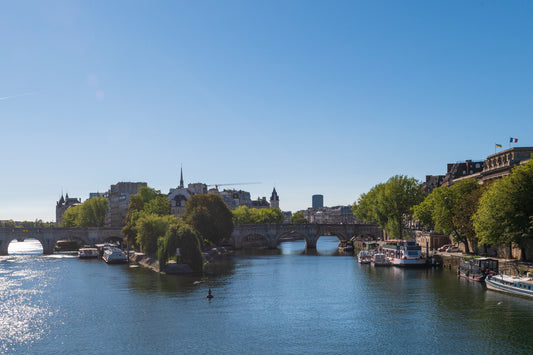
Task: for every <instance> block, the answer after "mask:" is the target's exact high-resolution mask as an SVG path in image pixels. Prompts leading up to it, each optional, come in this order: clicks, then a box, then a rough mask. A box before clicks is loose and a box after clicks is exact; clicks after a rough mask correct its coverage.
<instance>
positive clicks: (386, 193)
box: [352, 175, 424, 239]
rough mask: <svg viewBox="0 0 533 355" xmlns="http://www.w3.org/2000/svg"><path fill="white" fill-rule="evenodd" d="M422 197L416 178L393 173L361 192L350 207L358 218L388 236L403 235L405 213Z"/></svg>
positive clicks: (406, 214) (409, 212) (407, 213)
mask: <svg viewBox="0 0 533 355" xmlns="http://www.w3.org/2000/svg"><path fill="white" fill-rule="evenodd" d="M423 198H424V194H423V192H422V190H421V188H420V183H419V182H418V181H417V180H416V179H414V178H410V177H407V176H403V175H395V176H393V177H391V178H390V179H389V180H387V182H385V183H382V184H378V185H375V186H374V187H372V189H370V191H369V192H367V193H364V194H362V195H361V196H360V197H359V199H358V200H357V202H355V203H354V205H353V206H352V211H353V213H354V214H355V216H356V218H357V219H358V220H360V221H362V222H365V223H376V224H378V225H379V226H380V227H381V228H383V229H384V230H385V231H387V233H388V234H389V235H390V236H392V237H394V238H400V239H403V237H404V234H405V232H404V229H405V221H406V217H408V216H409V215H411V213H412V208H413V206H415V205H417V204H418V203H420V202H421V201H422V200H423Z"/></svg>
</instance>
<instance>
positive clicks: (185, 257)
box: [157, 220, 204, 272]
mask: <svg viewBox="0 0 533 355" xmlns="http://www.w3.org/2000/svg"><path fill="white" fill-rule="evenodd" d="M178 248H179V250H180V256H179V257H178V256H177V253H176V252H177V249H178ZM157 255H158V260H159V268H160V270H163V269H164V266H165V265H166V263H167V262H168V261H169V260H170V259H174V260H176V261H178V262H182V263H183V264H187V265H189V266H190V267H191V269H192V270H194V271H196V272H201V271H202V269H203V264H204V259H203V254H202V250H201V242H200V235H199V234H198V232H197V231H196V230H194V228H192V227H191V226H189V225H188V224H186V223H185V222H183V221H182V220H177V221H176V222H175V223H173V224H171V225H170V226H169V228H168V230H167V232H166V234H165V236H164V237H163V238H160V239H159V240H158V253H157Z"/></svg>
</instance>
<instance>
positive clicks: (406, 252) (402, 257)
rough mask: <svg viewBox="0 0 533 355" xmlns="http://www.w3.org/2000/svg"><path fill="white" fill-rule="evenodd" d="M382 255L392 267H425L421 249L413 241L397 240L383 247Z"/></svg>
mask: <svg viewBox="0 0 533 355" xmlns="http://www.w3.org/2000/svg"><path fill="white" fill-rule="evenodd" d="M383 254H385V256H386V257H387V258H388V259H389V260H390V262H391V264H392V265H393V266H403V267H425V266H427V264H426V260H425V259H424V258H423V257H422V248H421V247H420V245H418V244H417V242H415V241H414V240H399V241H397V242H396V243H395V244H385V245H383Z"/></svg>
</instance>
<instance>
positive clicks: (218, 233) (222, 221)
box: [183, 194, 233, 244]
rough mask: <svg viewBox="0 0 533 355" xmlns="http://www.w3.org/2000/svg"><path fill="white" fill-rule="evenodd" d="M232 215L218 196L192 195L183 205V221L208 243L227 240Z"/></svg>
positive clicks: (231, 228) (231, 227) (231, 224)
mask: <svg viewBox="0 0 533 355" xmlns="http://www.w3.org/2000/svg"><path fill="white" fill-rule="evenodd" d="M232 217H233V215H232V213H231V211H230V210H229V208H228V206H226V204H225V203H224V201H222V198H220V196H218V195H215V194H202V195H193V196H191V198H189V200H188V201H187V204H186V205H185V213H184V214H183V220H184V221H185V222H186V223H188V224H189V225H191V226H192V227H194V229H196V230H197V231H198V232H199V233H200V234H201V235H202V237H203V238H205V239H207V240H208V241H209V242H210V243H214V244H216V243H218V242H219V241H221V240H224V239H229V238H230V236H231V233H232V232H233V220H232Z"/></svg>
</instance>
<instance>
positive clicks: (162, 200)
mask: <svg viewBox="0 0 533 355" xmlns="http://www.w3.org/2000/svg"><path fill="white" fill-rule="evenodd" d="M151 214H154V215H157V216H165V215H170V201H169V200H168V198H167V197H166V196H165V195H163V194H161V192H160V191H158V190H155V189H153V188H151V187H147V186H143V187H141V188H139V192H138V193H136V194H135V195H132V196H130V202H129V205H128V213H127V214H126V225H125V226H124V227H123V228H122V235H124V239H125V240H126V242H127V243H128V244H130V245H131V246H133V247H134V248H137V247H139V246H140V245H139V244H138V239H137V232H138V231H137V221H138V220H139V219H141V218H142V217H144V216H146V215H151Z"/></svg>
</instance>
